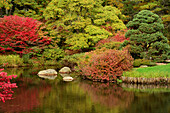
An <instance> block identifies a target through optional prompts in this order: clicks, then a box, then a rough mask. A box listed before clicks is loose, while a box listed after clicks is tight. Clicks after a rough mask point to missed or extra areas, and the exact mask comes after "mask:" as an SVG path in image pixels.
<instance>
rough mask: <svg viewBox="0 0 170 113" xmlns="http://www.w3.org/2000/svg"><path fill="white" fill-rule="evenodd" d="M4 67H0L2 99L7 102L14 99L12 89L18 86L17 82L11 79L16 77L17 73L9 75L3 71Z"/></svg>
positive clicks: (0, 99)
mask: <svg viewBox="0 0 170 113" xmlns="http://www.w3.org/2000/svg"><path fill="white" fill-rule="evenodd" d="M2 70H3V69H0V101H3V102H5V100H10V99H12V93H14V92H13V91H12V90H11V89H12V88H17V85H16V83H11V82H10V79H12V78H15V77H16V75H10V76H7V73H6V72H1V71H2Z"/></svg>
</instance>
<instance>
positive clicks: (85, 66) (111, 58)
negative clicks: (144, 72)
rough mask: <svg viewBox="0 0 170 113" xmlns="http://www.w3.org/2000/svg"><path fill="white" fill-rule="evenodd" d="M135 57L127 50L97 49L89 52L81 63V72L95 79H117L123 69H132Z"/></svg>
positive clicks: (88, 77) (86, 76)
mask: <svg viewBox="0 0 170 113" xmlns="http://www.w3.org/2000/svg"><path fill="white" fill-rule="evenodd" d="M132 65H133V58H132V57H131V56H130V54H128V52H127V51H125V50H124V51H118V50H111V49H107V50H97V51H93V52H90V53H87V54H86V56H85V60H84V61H82V62H81V63H80V64H79V69H80V70H81V74H82V75H83V76H84V77H85V78H87V79H90V80H93V81H115V80H116V79H117V78H119V77H120V76H121V75H122V73H123V71H127V70H130V69H131V68H132Z"/></svg>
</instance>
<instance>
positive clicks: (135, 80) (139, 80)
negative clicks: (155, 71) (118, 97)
mask: <svg viewBox="0 0 170 113" xmlns="http://www.w3.org/2000/svg"><path fill="white" fill-rule="evenodd" d="M121 80H122V82H123V83H128V84H170V78H169V77H156V78H144V77H125V76H122V77H121Z"/></svg>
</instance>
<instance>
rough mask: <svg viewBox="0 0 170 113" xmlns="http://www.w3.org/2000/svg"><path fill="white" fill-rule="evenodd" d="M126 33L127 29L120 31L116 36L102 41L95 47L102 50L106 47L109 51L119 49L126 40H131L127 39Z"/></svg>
mask: <svg viewBox="0 0 170 113" xmlns="http://www.w3.org/2000/svg"><path fill="white" fill-rule="evenodd" d="M106 30H108V29H106ZM108 31H109V30H108ZM109 32H110V31H109ZM126 32H127V29H124V30H120V31H118V32H117V33H116V34H115V36H113V37H109V38H107V39H103V40H100V41H99V42H98V43H97V44H96V45H95V46H96V47H97V48H99V49H100V48H102V47H106V48H108V49H118V48H119V46H120V45H121V44H122V43H123V42H124V41H125V40H129V38H126V37H125V33H126Z"/></svg>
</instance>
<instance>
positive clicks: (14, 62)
mask: <svg viewBox="0 0 170 113" xmlns="http://www.w3.org/2000/svg"><path fill="white" fill-rule="evenodd" d="M0 66H1V67H18V66H24V62H23V59H22V58H20V57H19V55H0Z"/></svg>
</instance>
